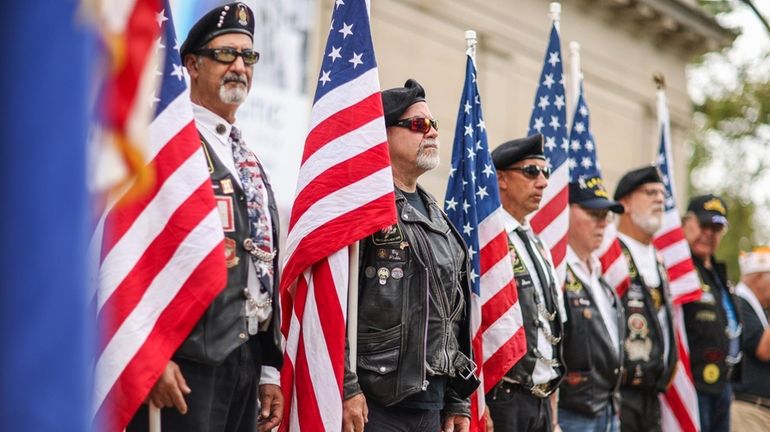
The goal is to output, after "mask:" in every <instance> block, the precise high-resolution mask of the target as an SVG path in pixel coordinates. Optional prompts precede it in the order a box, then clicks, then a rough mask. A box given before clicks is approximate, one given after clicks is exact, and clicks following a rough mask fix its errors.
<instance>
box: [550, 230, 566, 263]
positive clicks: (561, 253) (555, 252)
mask: <svg viewBox="0 0 770 432" xmlns="http://www.w3.org/2000/svg"><path fill="white" fill-rule="evenodd" d="M566 256H567V236H566V234H565V235H564V237H562V238H560V239H559V241H557V242H556V244H555V245H553V247H551V258H553V263H554V265H555V266H557V267H558V265H559V264H560V263H561V262H562V261H564V257H566Z"/></svg>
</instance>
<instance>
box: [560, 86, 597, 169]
mask: <svg viewBox="0 0 770 432" xmlns="http://www.w3.org/2000/svg"><path fill="white" fill-rule="evenodd" d="M590 115H591V112H590V111H589V110H588V104H587V103H586V100H585V95H584V92H583V86H582V85H581V86H580V95H579V96H578V103H577V107H576V109H575V116H574V117H573V119H572V129H571V130H570V133H569V158H568V159H567V164H568V166H569V181H570V183H577V182H578V181H579V180H580V179H581V178H583V179H589V178H595V177H601V176H602V173H601V168H600V166H599V160H598V158H597V157H596V142H595V141H594V136H593V134H592V133H591V119H590Z"/></svg>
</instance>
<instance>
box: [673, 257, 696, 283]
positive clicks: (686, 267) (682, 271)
mask: <svg viewBox="0 0 770 432" xmlns="http://www.w3.org/2000/svg"><path fill="white" fill-rule="evenodd" d="M666 264H668V263H666ZM666 270H667V271H668V278H669V279H670V280H677V279H679V278H680V277H682V276H684V275H686V274H689V273H694V272H695V266H694V265H693V263H692V259H691V258H689V257H688V258H685V259H684V261H680V262H678V263H676V264H673V265H666ZM697 288H698V287H697V286H694V287H693V289H697Z"/></svg>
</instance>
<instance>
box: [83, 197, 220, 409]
mask: <svg viewBox="0 0 770 432" xmlns="http://www.w3.org/2000/svg"><path fill="white" fill-rule="evenodd" d="M216 233H219V234H220V236H217V235H215V234H216ZM221 233H222V227H221V223H220V221H219V214H218V212H217V211H216V210H213V211H211V212H210V213H209V214H208V215H207V216H206V217H205V218H204V219H203V220H202V221H201V223H200V224H198V226H196V227H195V228H194V229H193V230H192V231H190V233H189V234H188V235H187V237H186V238H185V239H184V241H182V242H181V243H180V244H179V247H178V248H177V249H176V251H175V252H174V255H173V256H172V257H171V259H170V260H169V261H168V263H166V265H165V266H164V267H163V269H162V270H161V271H160V273H158V275H157V276H156V277H155V279H153V281H152V283H151V284H150V286H149V287H148V288H147V291H146V292H145V294H144V296H142V299H141V300H140V301H139V303H138V304H137V305H136V307H134V309H133V310H132V311H131V313H130V314H129V315H128V317H126V320H125V321H124V322H123V324H121V326H120V328H119V329H118V330H117V332H115V334H114V335H113V336H112V338H111V339H110V341H109V342H108V343H107V346H106V347H105V348H104V351H103V352H102V354H101V356H99V359H98V360H97V362H96V366H95V375H96V377H97V380H96V386H95V389H94V405H93V409H94V411H93V413H94V414H95V413H96V412H97V410H98V409H99V407H100V406H101V404H102V403H103V401H104V398H105V397H106V396H107V393H108V392H109V391H110V389H111V388H112V386H113V385H114V384H115V382H116V381H117V379H118V377H119V376H120V374H121V372H123V370H124V369H125V368H126V365H127V364H128V363H129V362H130V361H131V359H132V358H133V357H134V355H136V353H137V351H138V350H139V349H140V348H141V347H142V345H143V344H144V343H145V341H146V340H147V337H148V336H149V334H150V332H151V331H152V329H153V328H154V327H155V324H156V321H157V320H158V317H159V316H160V314H161V313H162V312H163V311H164V310H165V309H166V307H167V306H168V304H169V303H170V302H171V301H172V300H173V299H174V297H175V296H176V295H177V293H178V291H179V289H180V288H181V287H182V285H184V283H185V281H187V279H188V278H189V277H190V274H191V273H192V272H193V271H194V270H195V269H196V268H197V267H198V266H199V265H200V263H201V261H203V259H204V258H205V257H206V256H208V254H209V253H210V252H211V250H212V249H214V248H215V247H216V246H217V245H218V244H219V243H220V242H221V241H222V238H221Z"/></svg>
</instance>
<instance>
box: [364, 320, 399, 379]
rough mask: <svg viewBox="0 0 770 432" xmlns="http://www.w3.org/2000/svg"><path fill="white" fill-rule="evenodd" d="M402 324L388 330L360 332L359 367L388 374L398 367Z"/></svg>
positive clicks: (380, 373) (379, 373)
mask: <svg viewBox="0 0 770 432" xmlns="http://www.w3.org/2000/svg"><path fill="white" fill-rule="evenodd" d="M401 328H402V324H399V325H397V326H395V327H392V328H389V329H387V330H382V331H376V332H370V333H359V335H358V368H359V369H362V370H365V371H368V372H373V373H376V374H378V375H386V374H389V373H391V372H394V371H395V370H396V369H398V360H399V356H400V351H401Z"/></svg>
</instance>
